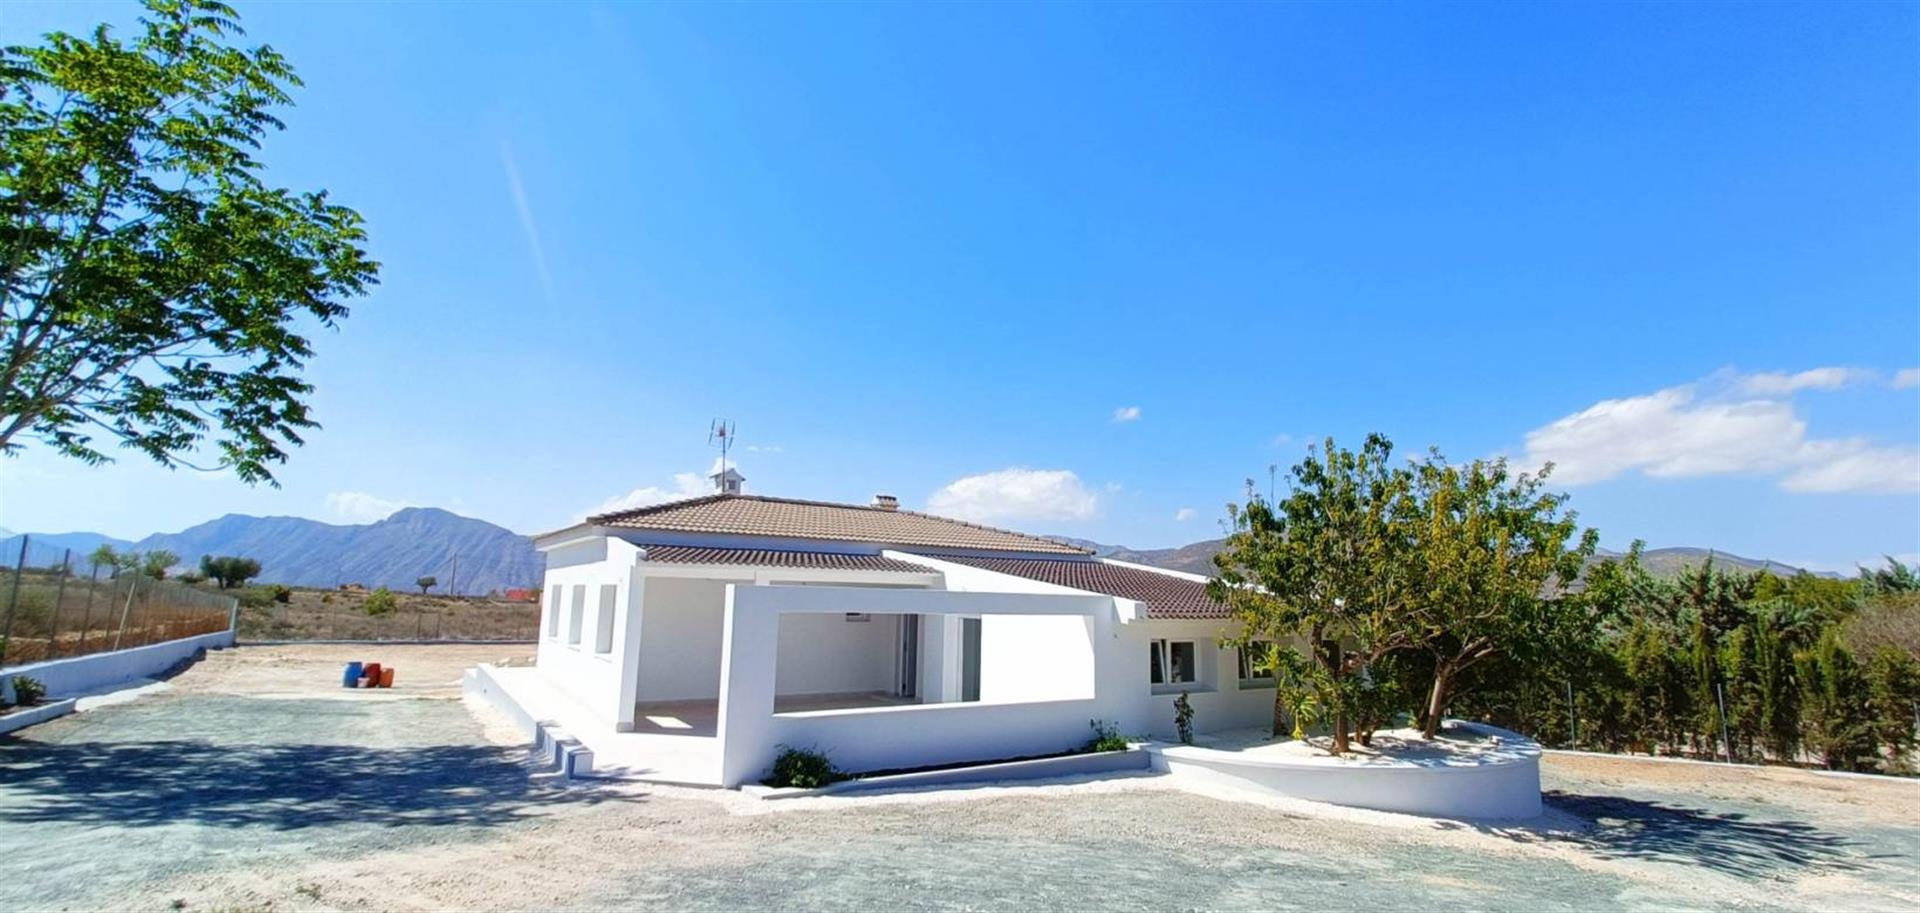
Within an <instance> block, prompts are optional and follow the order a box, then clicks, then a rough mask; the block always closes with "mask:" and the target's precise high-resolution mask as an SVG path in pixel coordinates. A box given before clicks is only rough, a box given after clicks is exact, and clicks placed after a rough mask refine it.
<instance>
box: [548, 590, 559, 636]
mask: <svg viewBox="0 0 1920 913" xmlns="http://www.w3.org/2000/svg"><path fill="white" fill-rule="evenodd" d="M547 636H548V637H559V636H560V584H557V583H556V584H554V585H553V590H552V591H551V592H549V593H548V594H547Z"/></svg>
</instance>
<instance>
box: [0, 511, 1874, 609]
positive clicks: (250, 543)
mask: <svg viewBox="0 0 1920 913" xmlns="http://www.w3.org/2000/svg"><path fill="white" fill-rule="evenodd" d="M0 536H4V537H5V538H0V561H4V562H6V563H9V564H10V563H12V562H13V561H14V560H17V558H18V556H19V549H20V536H18V535H14V534H11V533H9V532H8V531H6V530H0ZM1055 538H1057V539H1059V540H1060V541H1063V542H1068V543H1071V544H1073V545H1078V546H1080V547H1082V548H1086V549H1089V550H1091V551H1092V552H1093V553H1094V554H1096V555H1099V556H1100V557H1103V558H1113V559H1116V560H1119V561H1130V562H1133V563H1135V564H1146V565H1152V566H1154V567H1164V568H1169V569H1171V570H1176V571H1186V572H1188V573H1194V574H1211V573H1212V572H1213V556H1214V554H1215V553H1217V552H1218V551H1220V548H1221V546H1222V544H1224V543H1225V542H1226V540H1225V539H1206V540H1203V541H1200V542H1194V543H1191V544H1189V545H1183V546H1180V547H1178V548H1153V549H1133V548H1127V547H1126V546H1123V545H1109V544H1107V543H1103V542H1095V541H1093V540H1090V539H1074V538H1070V537H1065V536H1059V537H1055ZM101 545H111V546H113V547H114V548H115V549H116V550H119V551H137V552H150V551H153V550H155V549H165V550H167V551H170V552H172V553H174V554H175V555H178V556H180V562H181V564H182V565H184V566H194V565H197V564H198V563H199V561H200V556H202V555H240V556H243V557H247V558H253V559H255V560H257V561H259V562H260V577H259V579H260V580H261V581H262V582H270V583H285V584H290V585H293V586H319V587H331V586H336V585H339V584H343V583H358V584H364V585H366V586H370V587H371V586H386V587H394V588H401V587H412V586H413V582H414V581H415V580H416V579H418V578H420V577H425V576H433V577H436V578H438V579H439V582H440V583H439V585H440V588H441V592H457V593H461V594H477V593H486V592H489V591H492V590H504V589H507V588H509V587H538V586H539V585H540V578H541V574H542V572H543V570H544V568H545V567H546V562H545V559H543V558H542V557H541V556H540V553H539V552H536V551H534V549H533V542H532V541H531V540H529V539H528V538H527V537H526V536H522V535H520V534H519V533H516V532H513V531H512V530H509V529H506V528H505V527H500V526H495V525H494V524H492V523H488V522H486V521H485V520H476V519H474V518H472V517H463V516H460V515H458V514H455V513H451V512H448V511H445V510H440V509H438V508H432V507H409V508H406V509H404V510H401V511H397V512H395V513H394V514H393V515H392V516H390V517H387V518H386V519H384V520H380V521H378V522H375V523H366V524H359V525H337V524H332V523H322V522H320V521H318V520H308V519H305V518H302V517H250V516H246V515H244V514H228V515H226V516H224V517H221V518H219V519H217V520H209V521H207V522H205V523H202V524H200V525H198V526H193V527H189V528H187V529H184V530H181V531H180V532H177V533H155V534H154V535H151V536H147V537H146V538H144V539H141V540H139V541H137V542H130V541H127V540H125V539H115V538H113V537H111V536H104V535H101V534H99V533H88V532H76V533H51V534H43V533H33V534H31V537H30V541H29V544H28V548H27V557H26V560H27V564H29V565H32V566H35V567H48V566H52V565H56V564H59V563H60V561H61V557H62V555H63V554H64V553H65V551H66V550H67V549H72V550H73V555H74V559H73V560H74V566H75V567H76V568H77V569H78V570H79V572H81V573H85V572H86V570H87V562H86V559H87V556H88V555H89V554H91V553H92V552H93V550H94V549H96V548H99V547H100V546H101ZM1606 554H1617V553H1613V552H1608V553H1606ZM1709 556H1711V557H1712V558H1713V560H1714V563H1716V564H1718V565H1721V566H1723V567H1734V568H1739V569H1741V570H1748V571H1754V570H1763V569H1764V570H1769V571H1772V572H1774V573H1776V574H1783V575H1792V574H1796V573H1799V572H1800V571H1801V569H1800V568H1797V567H1793V566H1791V565H1787V564H1782V563H1780V562H1778V561H1769V560H1765V559H1753V558H1742V557H1740V556H1738V555H1729V554H1727V553H1725V552H1719V551H1711V550H1708V549H1703V548H1656V549H1648V550H1647V551H1646V552H1645V553H1644V554H1643V555H1642V563H1643V564H1644V565H1645V566H1646V567H1647V569H1648V570H1650V571H1651V572H1653V573H1654V574H1657V575H1661V576H1671V575H1673V574H1676V573H1678V572H1679V571H1680V569H1681V568H1682V567H1685V566H1687V565H1698V564H1700V563H1702V562H1704V561H1705V560H1706V559H1707V558H1708V557H1709ZM1823 576H1837V575H1834V574H1823Z"/></svg>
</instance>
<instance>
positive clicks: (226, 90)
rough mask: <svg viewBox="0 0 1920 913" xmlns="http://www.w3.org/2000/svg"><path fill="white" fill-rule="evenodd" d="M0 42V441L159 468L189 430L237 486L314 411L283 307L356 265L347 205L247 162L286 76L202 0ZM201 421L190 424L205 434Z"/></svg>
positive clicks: (182, 458)
mask: <svg viewBox="0 0 1920 913" xmlns="http://www.w3.org/2000/svg"><path fill="white" fill-rule="evenodd" d="M141 23H142V28H141V30H140V33H139V34H138V35H137V36H136V37H134V38H133V39H132V40H131V41H122V40H121V39H120V38H118V37H116V36H115V35H114V34H113V33H112V32H111V31H110V30H109V29H108V28H107V27H106V26H100V27H98V28H96V29H94V30H93V31H92V32H91V33H89V34H87V35H84V36H75V35H70V34H66V33H61V32H55V33H53V34H49V35H47V36H46V37H45V38H44V39H43V43H42V44H40V45H38V46H23V47H9V48H6V49H4V50H0V453H15V452H18V451H19V450H20V449H21V447H22V446H23V444H22V441H23V440H26V439H34V440H38V441H40V442H42V443H44V444H46V445H47V446H49V447H51V448H53V449H54V450H55V451H56V452H58V453H62V454H65V455H67V456H71V457H74V458H77V459H80V460H82V461H85V462H87V463H100V462H104V461H106V460H108V459H109V457H108V456H107V455H106V454H105V453H104V452H103V451H102V449H101V447H102V445H103V444H104V443H106V442H103V441H98V440H96V435H103V434H104V435H106V436H107V437H108V439H109V440H110V441H112V442H114V443H117V444H119V445H120V446H125V447H128V448H131V449H133V450H137V451H139V452H141V453H144V454H146V455H147V456H149V457H151V458H152V459H154V460H156V461H158V462H159V463H161V464H162V465H166V466H175V465H192V464H191V463H189V460H190V459H191V458H193V455H194V454H197V453H199V452H201V448H202V447H203V446H211V448H212V449H213V451H214V452H216V453H217V454H218V464H219V465H220V466H221V467H224V468H227V469H231V470H232V471H233V472H234V473H235V474H236V475H238V476H239V477H240V478H241V479H243V480H245V481H248V482H261V481H265V482H272V481H273V476H272V474H271V473H270V471H269V469H268V467H269V465H270V464H274V463H283V462H285V461H286V448H288V447H291V446H296V445H298V444H300V443H301V436H300V435H301V434H302V432H304V431H305V430H307V429H310V428H314V427H317V426H316V423H315V422H314V421H313V419H312V418H310V417H309V415H308V410H307V404H306V401H305V398H306V395H307V394H308V393H309V392H311V389H312V388H311V387H310V386H309V385H308V384H307V383H306V382H305V381H303V380H302V379H301V374H302V369H303V365H304V362H305V360H306V359H307V358H308V357H309V356H310V355H311V354H312V349H311V347H310V346H309V344H308V341H307V339H306V338H305V337H304V336H302V335H300V332H299V331H300V329H301V327H302V325H303V324H306V325H319V326H332V325H333V324H334V323H335V321H336V320H338V319H340V318H341V317H344V316H345V315H346V313H347V308H346V305H345V304H344V303H343V302H344V301H346V300H350V299H352V298H354V297H356V296H359V295H361V294H364V293H365V291H366V289H367V288H368V287H369V286H370V285H371V284H372V283H373V282H375V281H376V274H377V270H378V265H377V264H375V263H374V262H373V261H372V260H370V259H368V257H367V254H366V252H365V251H364V250H362V249H361V246H360V245H361V243H362V242H363V241H364V239H365V232H364V230H363V229H362V226H361V219H360V216H359V215H358V214H357V213H355V212H354V211H353V210H351V209H347V208H345V207H342V206H338V205H335V204H333V203H332V202H330V201H329V200H328V199H327V195H326V194H325V193H322V192H294V191H290V190H286V189H282V188H276V187H272V186H270V185H268V184H267V183H266V182H265V181H264V180H263V179H262V176H261V172H262V165H261V163H260V162H259V161H257V160H256V159H255V158H254V152H255V150H257V149H258V148H259V146H260V145H261V142H262V140H263V138H264V137H266V136H267V135H268V133H269V132H270V131H272V130H277V129H279V128H280V126H281V124H280V122H279V121H278V120H277V119H276V118H275V117H274V115H273V113H272V111H273V109H274V108H276V107H279V106H283V105H286V104H288V103H289V102H290V97H289V96H288V94H287V90H288V89H289V88H290V87H293V86H296V85H298V84H299V80H298V78H297V77H296V76H295V75H294V72H293V69H292V68H291V67H290V66H289V65H288V64H287V62H286V60H285V59H283V58H282V57H281V56H280V54H279V53H278V52H276V51H274V50H272V49H271V48H268V47H265V46H260V47H255V48H252V49H243V48H239V47H235V46H234V45H233V44H232V43H231V39H232V38H234V37H237V36H238V35H240V34H241V30H240V28H239V27H238V25H237V24H236V23H235V14H234V12H233V11H232V10H231V9H229V8H228V7H226V6H225V5H222V4H220V3H217V2H212V0H147V15H146V16H145V17H143V18H142V20H141ZM209 436H211V439H209Z"/></svg>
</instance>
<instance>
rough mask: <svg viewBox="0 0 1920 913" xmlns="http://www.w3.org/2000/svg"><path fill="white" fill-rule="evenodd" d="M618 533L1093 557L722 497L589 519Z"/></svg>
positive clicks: (901, 517) (1010, 535) (868, 516)
mask: <svg viewBox="0 0 1920 913" xmlns="http://www.w3.org/2000/svg"><path fill="white" fill-rule="evenodd" d="M587 522H589V523H593V524H596V525H599V526H608V527H613V528H615V529H643V530H673V531H675V532H689V533H715V534H724V535H735V536H770V537H780V538H786V539H826V540H831V541H837V542H870V543H875V544H878V545H899V546H911V547H919V548H941V549H978V550H981V551H995V552H1027V553H1037V554H1050V555H1089V554H1092V553H1091V552H1088V551H1087V550H1086V549H1083V548H1078V547H1076V546H1072V545H1067V544H1066V543H1064V542H1055V541H1053V540H1052V539H1042V538H1040V537H1039V536H1029V535H1025V534H1023V533H1016V532H1011V531H1008V530H1004V529H994V528H993V527H990V526H979V525H976V524H973V523H965V522H962V521H959V520H949V519H947V518H945V517H936V516H933V515H931V514H923V513H916V512H914V511H910V510H883V509H881V508H878V507H865V506H861V505H858V504H833V503H830V502H826V501H800V500H794V499H791V498H769V497H764V496H761V495H733V494H714V495H707V496H705V497H700V498H691V499H688V500H685V501H670V502H668V503H665V504H655V505H653V506H651V507H640V508H636V509H633V510H624V511H618V512H615V513H610V514H601V515H599V516H595V517H588V518H587Z"/></svg>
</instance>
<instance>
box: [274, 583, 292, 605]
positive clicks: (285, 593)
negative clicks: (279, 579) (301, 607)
mask: <svg viewBox="0 0 1920 913" xmlns="http://www.w3.org/2000/svg"><path fill="white" fill-rule="evenodd" d="M273 601H274V602H278V603H280V604H282V605H285V604H286V603H289V602H292V601H293V587H290V586H287V585H286V584H284V583H276V584H274V585H273Z"/></svg>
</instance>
